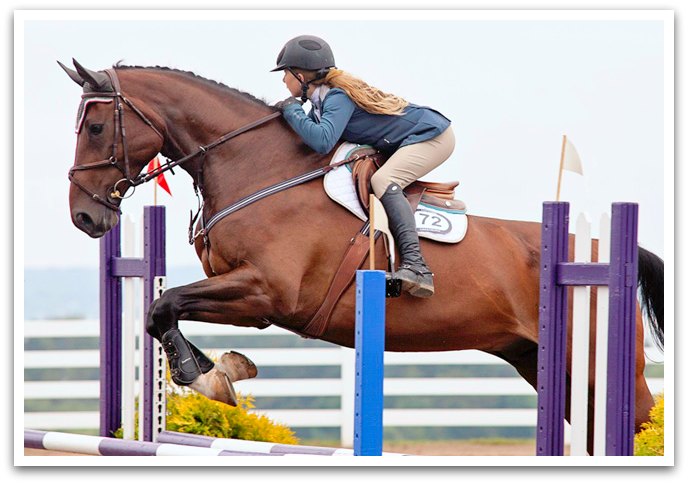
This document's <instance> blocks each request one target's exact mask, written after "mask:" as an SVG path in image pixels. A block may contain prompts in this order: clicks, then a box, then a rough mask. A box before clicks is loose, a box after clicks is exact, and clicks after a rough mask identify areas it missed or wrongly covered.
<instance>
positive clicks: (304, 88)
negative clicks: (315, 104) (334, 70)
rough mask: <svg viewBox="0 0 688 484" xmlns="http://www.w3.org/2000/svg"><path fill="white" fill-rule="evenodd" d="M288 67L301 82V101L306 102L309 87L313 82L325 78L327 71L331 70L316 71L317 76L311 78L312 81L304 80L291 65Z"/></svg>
mask: <svg viewBox="0 0 688 484" xmlns="http://www.w3.org/2000/svg"><path fill="white" fill-rule="evenodd" d="M286 69H287V70H288V71H289V72H290V73H291V75H292V76H294V77H295V78H296V80H297V81H299V82H300V83H301V102H304V103H305V102H306V101H308V88H309V87H310V85H311V82H313V81H317V80H320V79H323V78H324V77H325V76H326V75H327V72H328V71H329V70H330V69H329V68H325V69H319V70H318V72H316V73H315V77H314V78H313V79H311V80H310V81H302V80H301V78H299V76H297V75H296V72H294V70H293V69H292V68H291V67H287V68H286Z"/></svg>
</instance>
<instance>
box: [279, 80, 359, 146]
mask: <svg viewBox="0 0 688 484" xmlns="http://www.w3.org/2000/svg"><path fill="white" fill-rule="evenodd" d="M353 112H354V103H353V101H351V99H349V96H347V95H346V93H344V92H343V91H340V90H339V89H333V90H331V91H330V92H328V93H327V96H326V97H325V99H324V100H323V106H322V115H321V117H320V122H319V123H318V122H316V121H314V120H313V119H312V118H311V117H309V116H308V115H307V114H306V113H305V112H304V110H303V108H302V107H301V106H300V105H299V104H297V103H295V104H291V105H289V106H286V107H285V108H284V110H283V111H282V113H283V115H284V119H286V120H287V123H289V126H291V127H292V129H293V130H294V131H296V132H297V133H298V135H299V136H301V138H302V139H303V141H304V142H305V143H306V144H307V145H308V146H310V147H311V148H313V149H314V150H315V151H317V152H318V153H329V152H330V150H332V148H333V147H334V145H335V144H336V143H337V141H339V138H340V137H341V136H342V133H343V132H344V129H345V128H346V125H347V124H348V123H349V119H351V115H352V114H353Z"/></svg>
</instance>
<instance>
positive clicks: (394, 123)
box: [271, 35, 454, 297]
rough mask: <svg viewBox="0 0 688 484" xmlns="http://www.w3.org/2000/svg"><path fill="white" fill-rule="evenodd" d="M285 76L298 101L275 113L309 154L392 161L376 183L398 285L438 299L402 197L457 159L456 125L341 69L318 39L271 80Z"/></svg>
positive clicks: (290, 52) (300, 42) (290, 50)
mask: <svg viewBox="0 0 688 484" xmlns="http://www.w3.org/2000/svg"><path fill="white" fill-rule="evenodd" d="M282 70H283V71H284V78H283V82H284V83H285V84H286V86H287V89H288V90H289V92H290V93H291V96H290V97H288V98H287V99H285V100H284V101H280V102H278V103H277V104H275V107H277V108H278V109H279V110H280V111H282V114H283V116H284V118H285V119H286V121H287V123H289V125H290V126H291V127H292V129H293V130H294V131H296V133H298V135H299V136H300V137H301V138H302V139H303V141H304V142H305V143H306V144H307V145H308V146H310V147H311V148H313V149H314V150H315V151H317V152H319V153H328V152H330V150H332V148H333V147H334V146H335V144H336V143H337V142H338V141H339V140H340V139H343V140H346V141H350V142H352V143H358V144H366V145H371V146H373V147H375V148H377V149H378V150H380V151H382V152H386V153H390V154H391V156H390V157H389V159H388V160H387V162H386V163H385V164H384V165H383V166H382V167H381V168H380V169H379V170H378V171H377V172H376V173H375V174H374V175H373V177H372V180H371V183H372V188H373V192H374V193H375V195H376V196H377V197H378V198H379V199H380V201H381V202H382V205H383V206H384V207H385V211H386V212H387V217H388V219H389V223H390V229H391V231H392V235H393V236H394V239H395V240H396V243H397V245H398V246H399V252H400V254H401V261H400V264H399V270H398V271H397V273H396V277H397V278H399V279H401V281H402V289H403V290H404V291H406V292H408V293H409V294H411V295H413V296H417V297H430V296H432V295H433V293H434V284H433V274H432V272H431V271H430V269H429V268H428V266H427V264H426V263H425V260H424V259H423V256H422V255H421V253H420V243H419V240H418V233H417V232H416V222H415V218H414V215H413V211H412V209H411V206H410V204H409V203H408V200H407V199H406V197H405V196H404V193H403V189H404V188H405V187H406V186H407V185H409V184H410V183H412V182H414V181H415V180H417V179H418V178H420V177H422V176H424V175H425V174H427V173H428V172H430V171H431V170H433V169H434V168H436V167H437V166H439V165H440V164H441V163H442V162H444V161H445V160H446V159H447V158H449V155H451V153H452V151H453V150H454V133H453V131H452V128H451V126H450V121H449V119H447V118H446V117H445V116H443V115H442V114H440V113H439V112H437V111H435V110H433V109H430V108H427V107H421V106H417V105H415V104H411V103H408V102H407V101H405V100H404V99H402V98H400V97H398V96H395V95H393V94H387V93H385V92H382V91H380V90H379V89H376V88H374V87H372V86H369V85H368V84H366V83H365V82H364V81H362V80H360V79H357V78H356V77H354V76H352V75H351V74H349V73H347V72H344V71H342V70H340V69H337V68H336V67H335V62H334V55H333V54H332V50H331V48H330V46H329V45H328V44H327V42H325V41H324V40H323V39H321V38H319V37H315V36H312V35H300V36H298V37H295V38H293V39H291V40H290V41H289V42H287V43H286V44H285V46H284V47H283V48H282V51H281V52H280V53H279V55H278V56H277V67H275V68H274V69H272V71H271V72H274V71H282ZM297 98H298V99H297ZM306 100H310V101H311V103H312V106H313V107H312V109H311V110H310V112H309V113H308V114H306V113H305V112H304V110H303V109H302V107H301V104H302V103H304V102H306Z"/></svg>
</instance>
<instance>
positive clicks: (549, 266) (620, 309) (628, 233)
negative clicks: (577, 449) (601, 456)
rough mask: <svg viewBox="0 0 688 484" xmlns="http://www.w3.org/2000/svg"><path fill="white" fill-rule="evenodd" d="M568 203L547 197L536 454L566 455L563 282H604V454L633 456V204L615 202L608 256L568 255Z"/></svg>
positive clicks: (635, 222)
mask: <svg viewBox="0 0 688 484" xmlns="http://www.w3.org/2000/svg"><path fill="white" fill-rule="evenodd" d="M568 212H569V205H568V203H566V202H545V203H544V204H543V217H542V220H543V222H542V248H541V259H540V304H539V315H540V321H539V325H538V329H539V335H538V344H539V349H538V372H537V392H538V408H537V415H538V422H537V455H564V409H565V403H566V398H567V395H566V386H565V384H566V341H567V321H568V301H567V297H566V291H567V288H568V287H569V286H589V285H606V286H609V346H608V372H607V402H606V406H607V428H606V440H607V445H606V455H626V456H628V455H633V437H634V418H635V416H634V408H635V407H634V405H635V375H634V369H635V309H636V288H637V273H638V242H637V237H638V236H637V234H638V205H637V204H635V203H614V204H613V205H612V227H611V228H612V230H611V241H610V247H611V250H610V259H609V260H610V263H609V264H604V263H573V262H568V237H569V236H568V222H569V220H568Z"/></svg>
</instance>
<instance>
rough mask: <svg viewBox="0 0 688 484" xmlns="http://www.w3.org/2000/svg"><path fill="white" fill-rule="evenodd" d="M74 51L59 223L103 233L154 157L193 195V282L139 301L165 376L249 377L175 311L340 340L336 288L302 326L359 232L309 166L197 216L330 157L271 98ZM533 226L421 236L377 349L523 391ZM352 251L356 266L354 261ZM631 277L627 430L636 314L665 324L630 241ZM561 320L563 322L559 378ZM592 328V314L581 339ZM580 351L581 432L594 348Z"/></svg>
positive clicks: (531, 379)
mask: <svg viewBox="0 0 688 484" xmlns="http://www.w3.org/2000/svg"><path fill="white" fill-rule="evenodd" d="M58 63H59V61H58ZM73 63H74V67H75V69H76V70H73V69H71V68H68V67H66V66H65V65H63V64H62V63H59V64H60V66H61V67H62V68H63V69H64V70H65V72H67V74H68V75H69V77H70V78H71V79H72V80H73V81H74V82H76V83H77V84H79V85H80V86H81V87H82V89H83V94H82V104H81V105H80V110H79V119H78V120H77V132H78V134H77V146H76V152H75V159H74V164H73V166H72V167H71V168H70V170H69V180H70V182H71V185H70V190H69V208H70V214H71V220H72V222H73V224H74V225H75V226H76V227H77V228H78V229H79V230H81V231H83V232H85V233H86V234H88V235H89V236H90V237H93V238H98V237H101V236H103V235H104V234H105V233H106V232H107V231H108V230H110V229H111V228H112V227H113V226H114V225H116V224H117V223H118V220H119V214H120V205H121V203H122V200H123V198H124V195H125V194H126V193H127V191H128V190H130V189H132V187H135V186H136V185H138V184H140V183H142V182H145V181H148V180H151V179H153V178H154V177H155V176H156V175H157V174H159V173H160V172H161V171H160V170H165V169H168V168H169V169H172V168H174V167H177V168H181V169H183V170H185V171H186V172H187V173H188V174H189V175H190V177H191V178H192V180H193V185H194V188H195V189H197V191H198V192H200V196H201V198H202V208H201V209H199V214H197V216H198V217H199V218H198V220H199V222H198V223H196V227H195V234H193V235H192V237H190V239H191V242H192V243H193V244H194V246H195V249H196V252H197V254H198V257H199V259H200V262H201V264H202V267H203V270H204V272H205V274H206V276H207V279H204V280H201V281H198V282H194V283H192V284H189V285H186V286H181V287H174V288H170V289H167V290H166V291H165V292H164V293H163V294H162V295H161V297H160V298H159V299H157V300H156V301H155V303H154V304H153V305H151V307H150V309H149V312H148V316H147V322H146V330H147V332H148V333H149V334H150V335H151V336H153V337H154V338H156V339H157V340H159V341H161V342H162V343H163V347H164V348H165V351H166V352H167V354H168V363H169V366H170V370H171V372H172V375H173V377H174V376H175V375H176V376H177V379H178V380H179V381H181V384H184V385H188V386H190V387H191V388H193V389H195V390H197V391H199V392H201V393H203V394H204V395H206V396H208V397H209V398H212V399H216V400H219V401H223V402H225V403H228V404H230V405H232V404H236V399H235V395H234V390H233V387H232V382H235V381H237V380H240V379H243V378H249V377H252V376H255V374H256V369H255V367H254V365H253V364H252V363H251V362H250V360H249V359H248V358H246V357H244V356H243V355H240V354H238V353H235V352H230V353H225V355H223V356H222V357H221V359H220V360H219V361H218V362H213V361H210V360H209V359H208V358H207V357H206V356H205V355H204V354H203V352H202V351H201V350H199V349H198V348H196V347H195V346H194V345H193V344H192V343H191V342H190V341H189V340H187V339H186V338H185V337H184V336H183V335H182V334H181V333H180V332H179V329H178V321H179V320H180V319H183V320H193V321H199V322H206V323H215V324H229V325H234V326H243V327H254V328H258V329H263V328H266V327H268V326H270V325H276V326H278V327H281V328H284V329H287V330H289V331H292V332H294V333H296V334H300V335H302V336H306V337H316V338H319V339H321V340H323V341H328V342H330V343H334V344H337V345H341V346H346V347H353V345H354V314H355V290H354V287H353V286H351V285H349V286H348V287H346V288H345V289H344V290H343V293H342V294H341V297H340V298H339V299H338V300H337V301H336V304H335V305H334V307H333V308H332V309H331V312H330V313H329V317H328V318H326V320H325V321H324V324H323V326H322V327H321V330H320V331H318V332H316V333H315V334H314V333H313V332H309V328H310V326H309V322H310V321H311V320H312V318H313V316H314V314H315V313H316V312H317V311H318V309H319V307H320V306H321V304H322V302H323V300H324V299H325V298H326V295H327V293H328V289H329V288H330V285H331V282H332V280H333V278H334V277H335V273H336V271H337V270H338V266H339V262H340V260H341V258H342V254H344V253H345V252H346V251H347V250H348V249H349V248H350V247H351V244H352V240H353V239H352V235H353V234H357V233H358V232H357V231H359V228H360V220H359V219H357V218H356V217H354V216H353V215H352V214H351V213H350V212H348V211H346V210H345V209H344V208H342V207H340V206H339V205H337V204H336V203H334V202H333V201H332V200H331V199H330V198H329V197H328V196H327V194H326V193H325V191H324V190H323V187H322V184H321V183H320V182H319V181H318V179H317V178H315V179H311V180H310V181H306V182H303V183H300V184H298V185H296V186H293V187H291V188H289V189H288V190H283V191H275V192H274V193H272V194H271V195H270V196H265V197H264V198H260V199H259V200H257V201H255V203H251V204H249V205H247V206H245V207H244V208H242V209H240V210H234V211H230V213H229V214H228V215H227V216H226V217H224V218H221V219H219V220H217V221H216V223H215V225H214V227H213V230H210V231H208V230H207V227H205V229H204V227H203V225H202V224H201V225H199V224H200V223H201V222H200V221H208V220H209V219H212V218H213V216H215V215H217V214H218V213H219V212H221V211H223V210H224V209H225V208H226V207H230V206H236V204H237V202H238V201H243V200H246V199H247V198H250V197H251V196H252V194H255V193H256V192H259V191H261V190H263V189H265V188H266V187H272V186H276V185H279V184H280V183H281V182H284V181H285V180H292V179H295V178H298V177H299V176H301V175H303V174H304V173H310V172H312V171H313V170H318V169H322V168H323V167H327V166H328V165H329V159H330V156H329V155H326V154H320V153H316V152H315V151H313V150H312V149H310V148H309V147H307V146H306V145H305V144H304V143H303V142H302V141H301V140H300V139H299V138H298V136H297V135H296V134H295V133H294V132H293V131H292V130H291V128H290V127H289V126H288V125H287V123H286V122H285V121H284V119H283V118H281V116H280V113H279V111H278V110H276V109H275V108H274V107H272V106H270V105H268V104H267V103H265V102H264V101H262V100H260V99H257V98H256V97H254V96H252V95H251V94H248V93H245V92H241V91H239V90H236V89H233V88H230V87H228V86H225V85H223V84H221V83H218V82H215V81H211V80H208V79H205V78H203V77H201V76H198V75H196V74H194V73H191V72H186V71H182V70H177V69H171V68H168V67H159V66H157V67H141V66H125V65H119V64H118V65H115V66H113V67H112V68H110V69H106V70H101V71H94V70H90V69H87V68H85V67H83V66H81V65H80V64H79V63H78V62H77V61H76V60H73ZM158 153H161V154H162V155H163V156H164V157H166V158H167V159H168V160H170V161H168V163H167V165H163V166H162V167H161V169H159V170H158V171H155V170H154V171H153V172H151V173H143V169H144V167H145V166H146V165H147V164H148V162H149V160H151V159H152V158H153V157H154V156H156V155H157V154H158ZM137 174H138V175H137ZM240 205H241V204H240ZM193 224H194V221H192V225H193ZM540 228H541V227H540V224H539V223H535V222H525V221H516V220H500V219H497V218H488V217H482V216H477V215H469V228H468V232H467V234H466V237H465V238H464V240H463V241H461V242H460V243H458V244H442V243H438V242H435V241H432V240H423V241H422V251H423V254H424V255H425V257H426V260H427V261H428V264H429V266H430V267H431V268H433V270H434V271H435V273H434V275H435V285H436V293H435V295H434V296H433V297H432V298H428V299H419V298H414V297H411V296H408V295H406V294H404V295H401V296H400V297H397V298H393V299H388V300H387V301H386V336H385V338H386V339H385V348H386V351H393V352H414V351H448V350H466V349H475V350H480V351H483V352H486V353H489V354H492V355H495V356H497V357H499V358H501V359H502V360H504V361H506V362H507V363H509V364H510V365H512V366H513V367H514V368H515V369H516V371H517V372H518V373H519V374H520V375H521V376H522V377H523V378H524V379H525V380H526V381H527V382H528V383H529V384H530V385H532V386H533V387H534V388H535V387H536V380H537V369H536V367H537V351H538V297H539V266H540V244H541V241H540V237H541V232H540ZM191 229H192V227H190V231H191ZM570 237H571V243H570V247H571V248H573V245H574V244H573V235H571V236H570ZM594 249H595V251H596V245H595V247H594ZM385 254H386V251H385V248H384V246H383V244H381V243H377V244H376V245H375V260H376V261H378V264H377V266H376V268H377V269H383V270H384V269H385V267H383V266H384V265H385ZM594 257H595V256H594ZM364 260H365V261H366V264H367V263H368V262H367V261H368V258H365V259H364ZM593 260H595V259H593ZM638 284H639V287H640V289H641V295H640V297H639V300H638V304H637V309H638V310H637V312H636V315H637V316H636V355H635V361H636V362H635V388H636V401H635V428H636V432H637V431H639V430H640V426H641V424H642V423H644V422H646V421H648V420H649V411H650V409H651V407H652V406H653V404H654V401H653V397H652V394H651V393H650V390H649V388H648V386H647V382H646V380H645V378H644V376H643V370H644V366H645V358H644V344H643V343H644V325H643V319H646V320H648V321H649V322H648V326H649V331H650V332H651V334H652V336H653V338H654V339H655V341H657V342H658V344H659V345H663V331H664V330H663V328H664V322H663V319H664V318H663V304H664V300H663V287H664V263H663V261H662V259H661V258H659V257H658V256H657V255H655V254H653V253H651V252H649V251H647V250H645V249H642V248H640V249H639V277H638ZM594 296H595V291H593V298H594ZM569 301H571V298H569ZM569 314H571V311H570V310H569ZM643 314H644V315H645V318H643ZM570 324H571V321H570V318H569V331H568V335H569V336H568V338H569V345H568V354H567V362H568V365H567V366H568V368H567V374H568V375H569V378H570V368H571V344H570V339H571V334H572V331H571V329H570ZM165 335H168V337H167V340H166V337H165ZM169 335H173V337H170V336H169ZM594 335H595V324H594V312H593V314H592V321H591V348H593V347H594ZM591 351H592V350H591ZM180 353H181V355H180ZM185 355H186V356H188V358H186V360H189V359H191V360H195V361H196V364H195V366H194V368H191V370H189V367H188V366H187V367H185V366H184V365H185V361H186V360H182V357H183V356H185ZM590 362H591V364H590V378H591V380H590V381H591V383H590V387H591V391H590V400H589V411H588V415H589V423H588V424H589V428H590V429H591V428H592V418H593V415H594V411H593V409H594V402H593V400H592V396H593V395H594V391H593V390H594V358H592V357H591V359H590ZM199 370H200V371H199ZM185 376H186V377H188V378H187V379H186V380H185V379H184V377H185ZM173 379H174V378H173ZM175 381H177V380H175ZM569 385H570V381H569ZM569 388H570V386H569ZM569 394H570V393H569ZM568 417H569V412H568V405H567V418H568ZM589 434H590V435H591V439H592V432H589ZM589 448H590V449H592V440H590V443H589Z"/></svg>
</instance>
